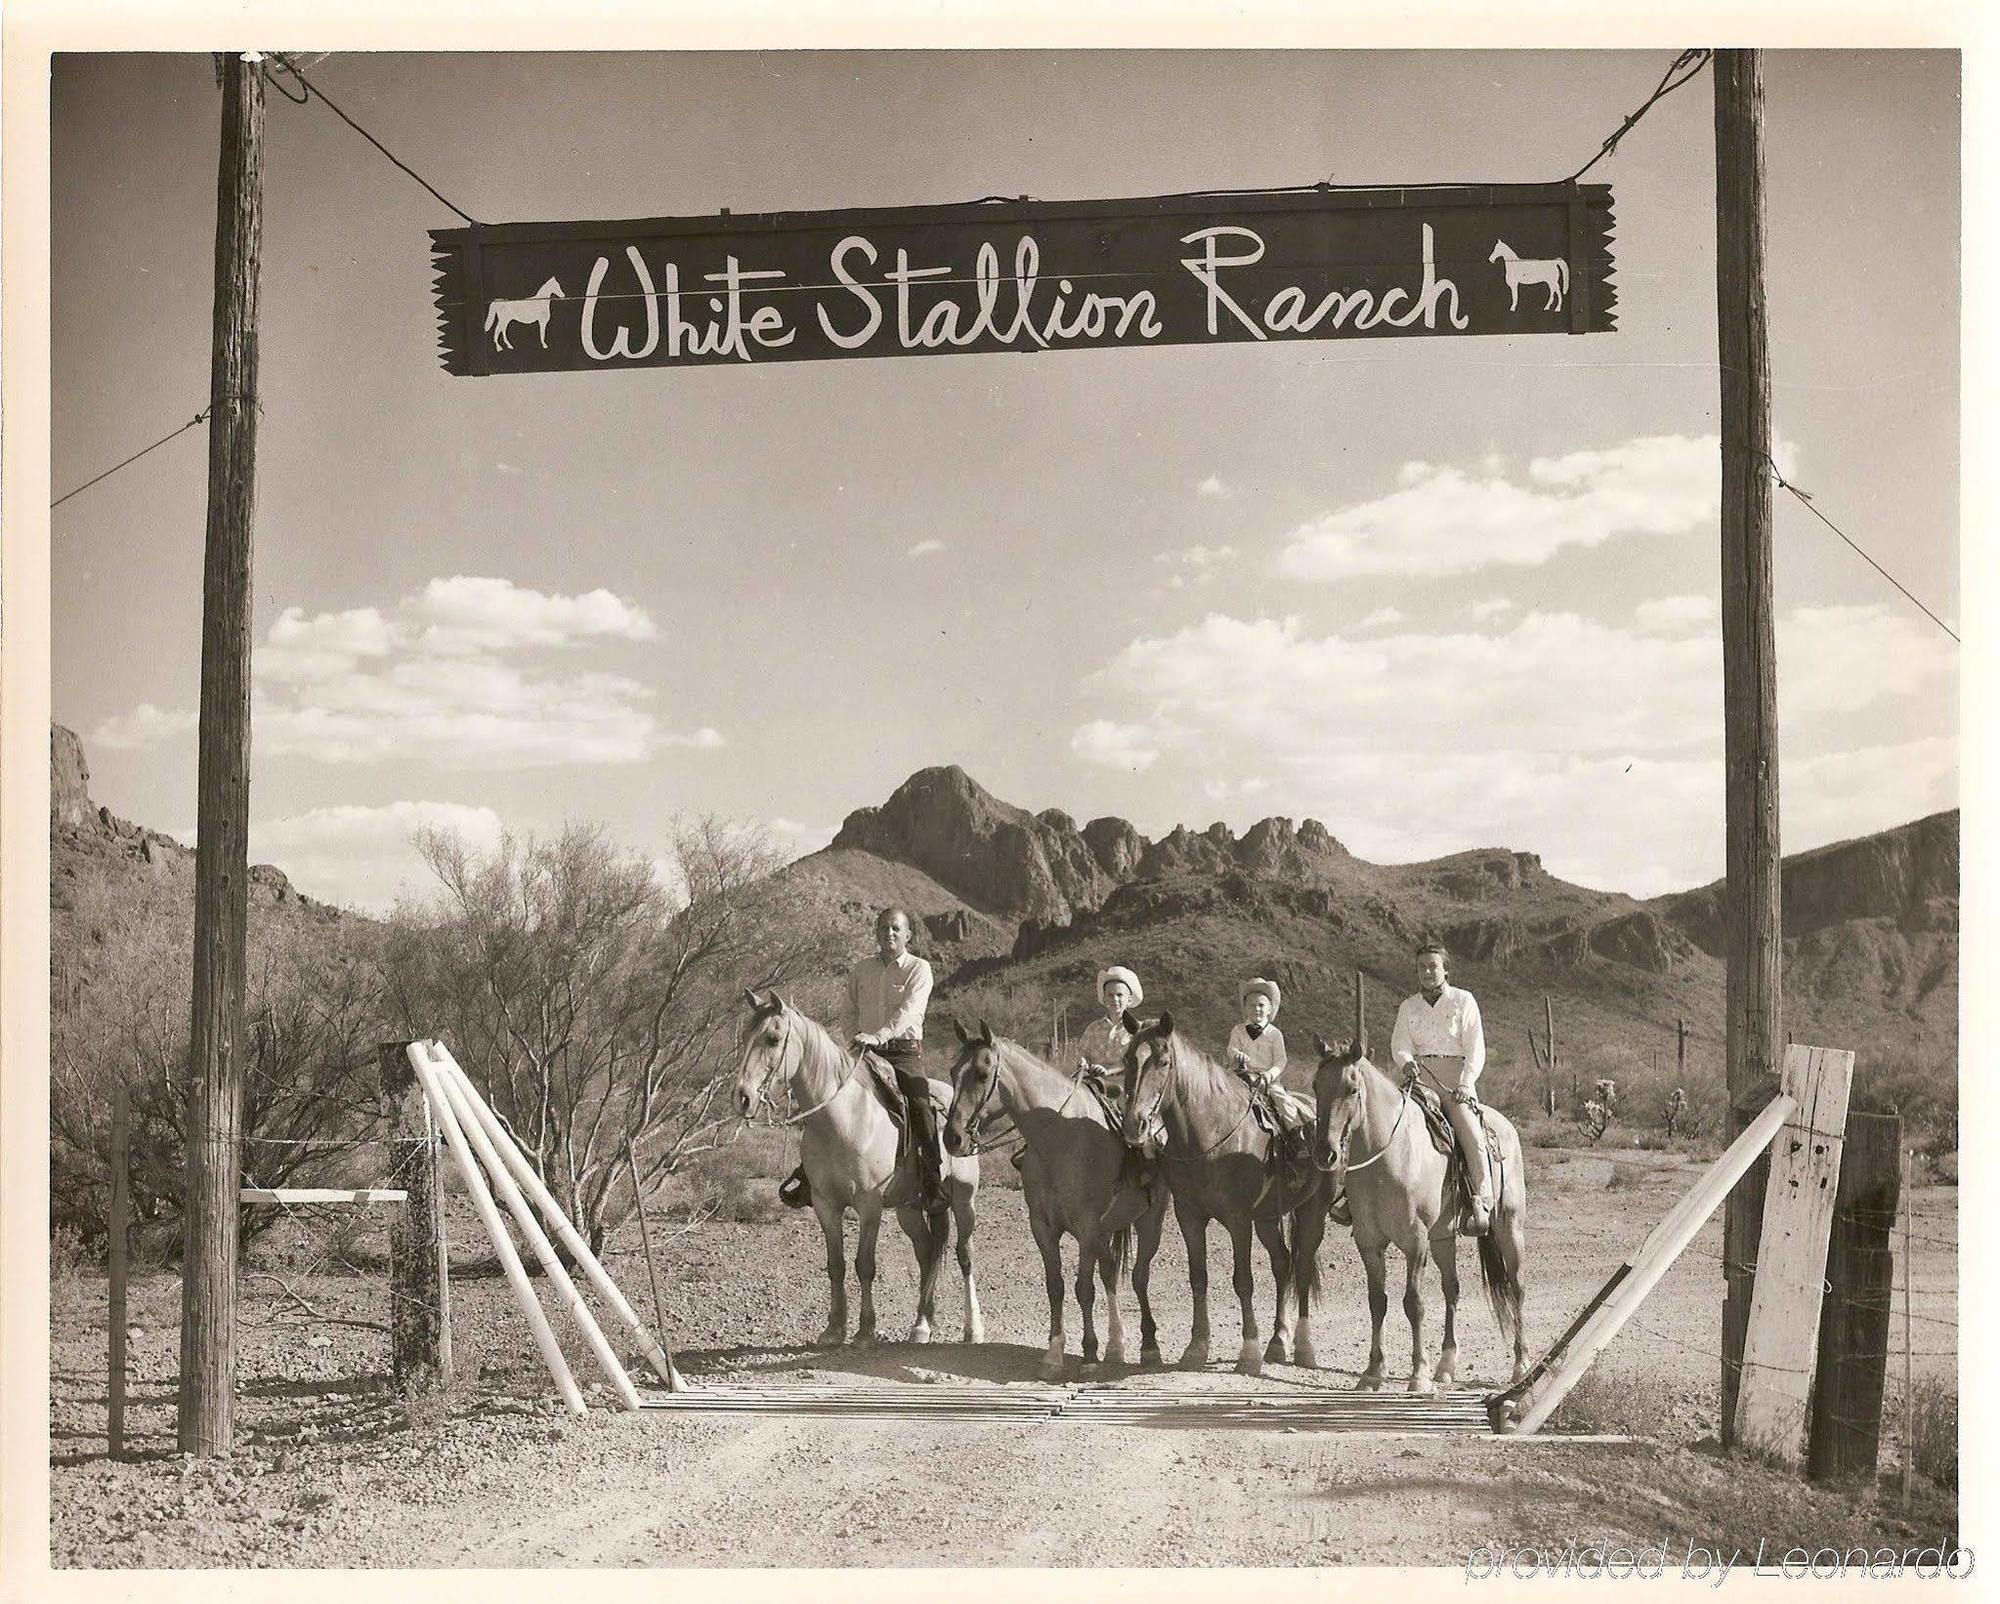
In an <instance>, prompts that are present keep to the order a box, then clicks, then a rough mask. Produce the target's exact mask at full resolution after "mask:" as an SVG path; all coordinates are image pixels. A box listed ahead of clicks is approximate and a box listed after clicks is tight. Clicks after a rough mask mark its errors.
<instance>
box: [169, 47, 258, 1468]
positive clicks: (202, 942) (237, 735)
mask: <svg viewBox="0 0 2000 1604" xmlns="http://www.w3.org/2000/svg"><path fill="white" fill-rule="evenodd" d="M222 80H223V83H222V154H221V159H220V162H219V174H218V178H217V183H216V210H215V314H214V328H213V341H214V350H213V359H212V362H211V368H210V376H209V392H208V404H209V415H208V533H207V542H206V549H205V556H204V559H203V564H202V614H201V734H200V749H201V756H200V765H199V771H198V776H197V782H196V783H197V803H196V808H197V811H196V817H195V891H194V1006H193V1014H194V1021H193V1033H192V1071H193V1073H192V1079H191V1084H190V1096H189V1102H188V1120H187V1187H186V1196H185V1199H184V1203H183V1206H184V1208H185V1210H186V1220H187V1225H186V1239H185V1245H184V1251H183V1256H182V1270H181V1375H180V1430H179V1438H180V1447H181V1451H182V1452H183V1453H189V1454H197V1455H208V1454H222V1453H227V1452H229V1450H230V1447H231V1445H232V1443H233V1440H234V1434H235V1410H234V1401H235V1400H234V1393H235V1383H236V1215H237V1201H236V1191H237V1187H238V1186H239V1185H240V1184H241V1172H242V1130H241V1120H242V1111H243V1073H244V1062H243V1046H244V1043H243V969H244V940H245V933H244V927H245V917H246V908H247V904H246V900H245V899H246V892H247V881H248V878H249V817H248V815H249V804H250V529H251V519H252V513H253V510H254V508H255V505H256V489H257V483H256V451H257V277H258V267H259V258H260V256H261V252H262V238H263V136H264V79H263V75H262V66H261V64H260V63H257V62H250V61H245V60H243V59H242V57H241V56H240V55H230V56H226V57H224V58H223V61H222Z"/></svg>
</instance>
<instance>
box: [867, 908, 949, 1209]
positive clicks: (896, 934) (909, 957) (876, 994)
mask: <svg viewBox="0 0 2000 1604" xmlns="http://www.w3.org/2000/svg"><path fill="white" fill-rule="evenodd" d="M875 950H876V955H875V956H874V957H873V958H863V959H862V960H861V962H859V963H858V964H856V965H855V966H854V968H853V970H852V971H850V973H849V974H848V977H847V1012H848V1018H849V1020H850V1022H851V1025H852V1040H853V1044H854V1046H855V1047H856V1048H857V1049H865V1050H866V1051H869V1052H872V1053H874V1054H875V1055H876V1056H877V1057H879V1058H881V1059H883V1060H884V1061H885V1062H887V1064H888V1065H889V1067H890V1068H891V1069H893V1070H894V1071H895V1072H896V1089H897V1090H898V1091H900V1092H901V1093H902V1094H903V1113H904V1117H905V1118H906V1119H907V1120H908V1121H909V1130H910V1145H911V1147H912V1148H914V1149H915V1151H916V1154H917V1196H916V1197H915V1199H913V1201H914V1202H915V1203H916V1204H917V1206H918V1207H920V1208H923V1209H926V1210H936V1209H941V1208H943V1207H944V1206H945V1203H946V1198H945V1194H944V1149H943V1147H942V1145H941V1144H940V1142H939V1140H938V1125H937V1111H936V1109H935V1108H933V1107H932V1105H931V1094H930V1082H929V1081H928V1080H927V1079H926V1078H925V1077H924V1010H925V1008H926V1007H928V1006H929V1003H930V998H931V966H930V965H929V964H927V963H925V962H924V960H923V959H921V958H919V957H917V956H916V955H915V954H914V953H912V952H911V951H910V916H909V915H908V914H907V913H905V912H904V911H903V910H902V909H901V908H884V909H883V910H882V912H881V914H880V915H879V916H878V917H877V918H876V920H875Z"/></svg>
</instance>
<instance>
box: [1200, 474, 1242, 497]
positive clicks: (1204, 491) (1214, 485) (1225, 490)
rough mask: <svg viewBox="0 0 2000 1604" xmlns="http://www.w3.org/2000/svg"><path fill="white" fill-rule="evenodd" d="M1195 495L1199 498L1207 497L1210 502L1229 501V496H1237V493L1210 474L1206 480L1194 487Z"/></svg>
mask: <svg viewBox="0 0 2000 1604" xmlns="http://www.w3.org/2000/svg"><path fill="white" fill-rule="evenodd" d="M1194 493H1195V494H1196V495H1197V496H1205V497H1206V498H1208V499H1209V500H1210V501H1222V500H1225V499H1227V498H1228V497H1229V496H1232V495H1234V494H1235V492H1234V491H1233V490H1232V489H1231V488H1230V487H1229V486H1228V485H1226V484H1224V483H1223V482H1222V480H1221V479H1220V478H1218V477H1217V476H1216V475H1215V474H1210V475H1209V476H1208V477H1207V478H1206V479H1204V480H1202V482H1201V483H1200V484H1198V485H1196V486H1195V487H1194Z"/></svg>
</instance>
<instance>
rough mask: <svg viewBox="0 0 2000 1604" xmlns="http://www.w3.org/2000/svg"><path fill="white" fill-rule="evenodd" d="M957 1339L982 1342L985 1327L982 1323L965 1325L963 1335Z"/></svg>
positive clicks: (984, 1338) (984, 1337) (984, 1336)
mask: <svg viewBox="0 0 2000 1604" xmlns="http://www.w3.org/2000/svg"><path fill="white" fill-rule="evenodd" d="M958 1340H959V1341H960V1342H984V1341H985V1340H986V1327H984V1326H983V1325H972V1326H967V1327H966V1328H965V1335H964V1336H962V1337H960V1338H959V1339H958Z"/></svg>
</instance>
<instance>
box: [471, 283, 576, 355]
mask: <svg viewBox="0 0 2000 1604" xmlns="http://www.w3.org/2000/svg"><path fill="white" fill-rule="evenodd" d="M562 298H563V287H562V286H561V285H560V284H558V283H557V282H556V281H555V280H554V279H550V280H548V281H547V282H546V283H545V284H543V285H542V287H541V288H540V289H538V290H537V291H535V293H534V294H533V295H532V296H531V297H529V298H528V299H527V300H523V301H495V302H494V303H493V304H492V305H491V306H489V307H487V309H486V332H487V333H489V334H491V335H492V336H493V349H494V350H496V351H511V350H513V349H514V342H513V341H512V340H511V339H509V338H508V334H507V331H508V329H509V328H510V327H511V326H512V325H514V324H516V323H532V324H534V325H535V328H536V329H537V330H538V331H539V332H540V334H541V336H542V349H543V350H544V351H546V350H547V349H548V348H549V308H550V307H551V306H552V305H554V304H555V303H556V302H557V301H560V300H561V299H562Z"/></svg>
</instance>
